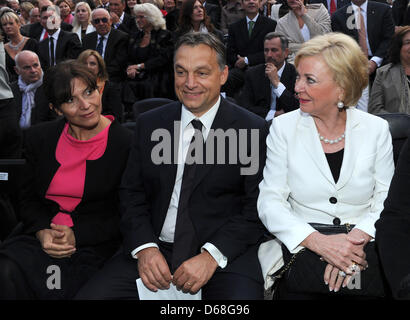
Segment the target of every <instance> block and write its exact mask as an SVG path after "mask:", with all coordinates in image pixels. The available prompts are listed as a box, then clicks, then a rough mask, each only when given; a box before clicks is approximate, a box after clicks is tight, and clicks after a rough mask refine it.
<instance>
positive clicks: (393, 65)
mask: <svg viewBox="0 0 410 320" xmlns="http://www.w3.org/2000/svg"><path fill="white" fill-rule="evenodd" d="M389 58H390V60H389V61H390V63H389V64H386V65H384V66H382V67H380V68H378V69H377V71H376V78H375V80H374V83H373V86H372V90H371V93H370V99H369V112H370V113H374V114H376V113H385V112H402V113H408V114H410V26H405V27H398V28H397V31H396V33H395V35H394V37H393V39H392V43H391V47H390V54H389Z"/></svg>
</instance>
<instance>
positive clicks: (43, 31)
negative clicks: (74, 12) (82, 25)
mask: <svg viewBox="0 0 410 320" xmlns="http://www.w3.org/2000/svg"><path fill="white" fill-rule="evenodd" d="M50 6H53V3H52V2H51V1H49V0H42V2H39V11H40V22H36V23H32V24H30V27H29V30H28V37H30V38H33V39H35V40H37V41H38V42H40V41H41V40H44V39H47V38H48V32H47V19H45V20H43V19H41V9H42V8H44V7H50ZM59 10H60V8H59V9H58V10H57V11H56V12H59ZM60 20H61V19H60ZM60 28H61V29H62V30H64V31H68V32H70V31H71V30H72V29H73V26H72V25H71V24H68V23H65V22H64V21H62V22H61V23H60Z"/></svg>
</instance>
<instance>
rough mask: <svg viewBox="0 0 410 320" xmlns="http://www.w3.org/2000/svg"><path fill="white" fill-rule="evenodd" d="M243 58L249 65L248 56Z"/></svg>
mask: <svg viewBox="0 0 410 320" xmlns="http://www.w3.org/2000/svg"><path fill="white" fill-rule="evenodd" d="M243 60H244V61H245V63H246V65H249V60H248V57H244V58H243Z"/></svg>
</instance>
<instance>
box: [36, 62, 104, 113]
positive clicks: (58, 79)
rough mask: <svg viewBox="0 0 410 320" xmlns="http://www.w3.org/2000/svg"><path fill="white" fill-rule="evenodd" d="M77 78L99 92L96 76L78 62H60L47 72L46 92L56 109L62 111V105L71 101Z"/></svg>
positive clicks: (44, 82)
mask: <svg viewBox="0 0 410 320" xmlns="http://www.w3.org/2000/svg"><path fill="white" fill-rule="evenodd" d="M75 78H77V79H81V80H83V81H84V82H85V83H86V84H87V87H88V88H89V89H90V90H92V91H94V90H97V78H96V76H95V75H94V74H93V73H92V72H91V71H89V70H88V69H87V68H85V67H84V64H82V63H79V62H78V61H76V60H66V61H63V62H60V63H58V64H57V65H55V66H53V67H51V68H50V69H48V70H47V72H46V73H45V75H44V79H43V86H44V92H45V94H46V96H47V98H48V101H49V102H50V103H52V104H53V108H54V109H56V110H60V107H61V105H62V104H63V103H65V102H67V101H68V100H69V99H71V96H72V92H73V89H74V88H73V87H72V85H73V80H74V79H75Z"/></svg>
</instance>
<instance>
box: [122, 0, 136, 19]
mask: <svg viewBox="0 0 410 320" xmlns="http://www.w3.org/2000/svg"><path fill="white" fill-rule="evenodd" d="M136 4H137V0H127V1H126V4H125V9H124V12H125V13H126V14H128V15H130V16H134V6H135V5H136Z"/></svg>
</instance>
